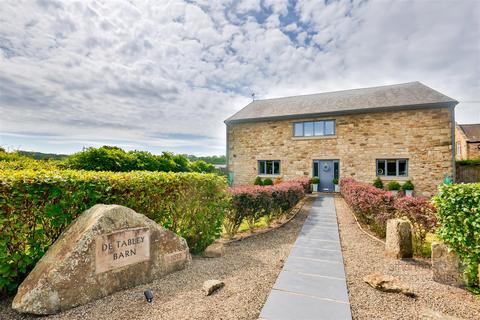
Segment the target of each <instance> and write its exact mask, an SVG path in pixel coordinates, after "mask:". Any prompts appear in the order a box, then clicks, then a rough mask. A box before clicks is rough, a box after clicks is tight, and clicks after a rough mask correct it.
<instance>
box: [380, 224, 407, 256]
mask: <svg viewBox="0 0 480 320" xmlns="http://www.w3.org/2000/svg"><path fill="white" fill-rule="evenodd" d="M385 254H386V255H387V256H389V257H392V258H396V259H403V258H411V257H413V238H412V226H411V225H410V222H409V221H408V220H404V219H390V220H388V221H387V237H386V241H385Z"/></svg>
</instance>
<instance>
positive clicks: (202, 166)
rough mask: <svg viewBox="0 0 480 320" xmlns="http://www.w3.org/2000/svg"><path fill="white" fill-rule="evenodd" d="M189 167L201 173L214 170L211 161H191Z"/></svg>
mask: <svg viewBox="0 0 480 320" xmlns="http://www.w3.org/2000/svg"><path fill="white" fill-rule="evenodd" d="M190 168H191V169H192V171H194V172H203V173H211V172H214V171H215V166H214V165H213V164H211V163H206V162H205V161H203V160H197V161H195V162H192V164H191V165H190Z"/></svg>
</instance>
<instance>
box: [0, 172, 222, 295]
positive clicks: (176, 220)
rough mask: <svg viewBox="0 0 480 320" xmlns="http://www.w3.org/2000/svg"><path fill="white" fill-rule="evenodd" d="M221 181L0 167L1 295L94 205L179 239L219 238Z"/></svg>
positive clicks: (193, 244) (200, 242)
mask: <svg viewBox="0 0 480 320" xmlns="http://www.w3.org/2000/svg"><path fill="white" fill-rule="evenodd" d="M228 197H229V196H228V193H227V184H226V181H225V179H224V178H222V177H219V176H217V175H213V174H199V173H164V172H140V171H137V172H128V173H111V172H92V171H73V170H0V292H7V291H9V292H12V291H14V290H15V289H16V286H17V285H18V284H19V283H20V282H21V280H22V279H23V278H24V276H25V275H26V274H27V273H28V272H29V271H30V270H31V269H32V268H33V266H34V265H35V263H36V262H37V261H38V260H39V259H40V258H41V257H42V256H43V254H44V253H45V251H46V250H47V249H48V247H49V246H50V245H51V244H52V243H53V242H54V241H55V240H56V239H57V237H58V236H59V235H60V233H61V232H62V231H63V230H64V229H65V228H66V227H67V226H68V225H69V224H70V223H71V222H72V220H73V219H75V218H76V217H77V216H78V215H79V214H80V213H82V212H83V211H84V210H86V209H88V208H90V207H92V206H93V205H95V204H97V203H105V204H120V205H124V206H126V207H129V208H132V209H133V210H135V211H137V212H139V213H142V214H145V215H146V216H147V217H149V218H150V219H152V220H154V221H156V222H157V223H159V224H161V225H163V226H165V227H166V228H168V229H170V230H172V231H174V232H176V233H177V234H179V235H180V236H182V237H184V238H185V239H186V240H187V242H188V245H189V247H190V250H191V251H192V252H194V253H195V252H200V251H202V250H203V249H204V248H205V247H206V246H207V245H209V244H210V243H212V242H213V241H214V239H216V238H218V237H219V236H220V234H221V231H222V221H223V216H224V211H225V208H226V207H227V205H228Z"/></svg>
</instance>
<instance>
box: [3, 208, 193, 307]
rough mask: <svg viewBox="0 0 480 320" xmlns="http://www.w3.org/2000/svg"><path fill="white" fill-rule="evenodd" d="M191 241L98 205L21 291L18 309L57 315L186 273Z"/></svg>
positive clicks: (44, 260)
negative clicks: (133, 288)
mask: <svg viewBox="0 0 480 320" xmlns="http://www.w3.org/2000/svg"><path fill="white" fill-rule="evenodd" d="M190 260H191V257H190V253H189V250H188V246H187V243H186V241H185V239H183V238H181V237H179V236H177V235H176V234H175V233H173V232H171V231H169V230H166V229H165V228H163V227H162V226H160V225H158V224H157V223H155V222H154V221H152V220H150V219H148V218H147V217H145V216H144V215H142V214H139V213H136V212H135V211H133V210H131V209H129V208H126V207H122V206H118V205H101V204H99V205H96V206H94V207H92V208H91V209H89V210H87V211H85V212H84V213H83V214H81V215H80V216H79V217H78V218H77V219H76V220H75V221H74V222H73V223H72V224H71V225H70V226H69V227H68V228H67V229H66V230H65V231H64V232H63V233H62V234H61V235H60V237H59V238H58V239H57V241H55V243H54V244H53V245H52V246H51V247H50V248H49V249H48V251H47V253H46V254H45V256H43V258H42V259H40V261H39V262H38V263H37V265H36V266H35V268H34V269H33V270H32V272H30V274H29V275H28V276H27V278H26V279H25V281H23V283H22V284H21V285H20V287H19V288H18V292H17V295H16V296H15V298H14V300H13V303H12V307H13V309H15V310H17V311H19V312H25V313H33V314H39V315H46V314H54V313H57V312H60V311H63V310H66V309H69V308H72V307H75V306H79V305H83V304H86V303H88V302H90V301H93V300H96V299H99V298H102V297H104V296H107V295H109V294H111V293H113V292H116V291H119V290H123V289H127V288H131V287H135V286H137V285H140V284H143V283H147V282H151V281H152V280H154V279H157V278H160V277H162V276H164V275H166V274H168V273H171V272H173V271H176V270H180V269H183V268H184V267H185V266H186V264H187V263H188V262H189V261H190Z"/></svg>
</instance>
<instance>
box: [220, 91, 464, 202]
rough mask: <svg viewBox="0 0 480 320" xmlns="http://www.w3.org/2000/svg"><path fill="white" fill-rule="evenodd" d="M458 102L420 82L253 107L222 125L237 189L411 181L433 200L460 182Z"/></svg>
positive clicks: (418, 191)
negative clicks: (450, 182)
mask: <svg viewBox="0 0 480 320" xmlns="http://www.w3.org/2000/svg"><path fill="white" fill-rule="evenodd" d="M457 103H458V101H456V100H454V99H452V98H450V97H447V96H446V95H444V94H442V93H440V92H438V91H435V90H433V89H432V88H429V87H427V86H426V85H424V84H422V83H420V82H411V83H404V84H397V85H389V86H380V87H373V88H363V89H354V90H345V91H335V92H326V93H319V94H311V95H304V96H294V97H285V98H278V99H266V100H256V101H253V102H251V103H250V104H248V105H247V106H245V107H244V108H243V109H241V110H240V111H238V112H237V113H235V114H234V115H233V116H231V117H230V118H228V119H226V120H225V124H226V125H227V163H228V172H229V177H230V179H231V181H232V182H233V185H248V184H253V182H254V180H255V178H256V177H257V176H260V177H262V178H266V177H269V178H272V179H275V178H281V179H283V180H289V179H293V178H297V177H303V176H310V177H312V176H318V177H319V178H320V184H319V191H333V187H334V185H333V179H334V178H344V177H348V178H354V179H356V180H358V181H363V182H368V183H370V182H372V181H373V180H374V179H375V178H376V177H377V176H378V177H380V178H381V179H382V180H383V181H384V183H388V181H391V180H395V181H398V182H400V183H403V182H404V181H406V180H412V182H413V183H414V184H415V192H416V194H417V195H424V196H431V195H433V194H434V193H435V192H436V190H437V187H438V185H439V184H440V183H441V182H442V181H443V179H444V176H445V175H450V176H454V175H455V166H454V161H455V152H454V150H453V149H454V148H453V146H454V145H455V143H454V142H455V140H454V137H455V134H454V130H455V118H454V108H455V105H456V104H457Z"/></svg>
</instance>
